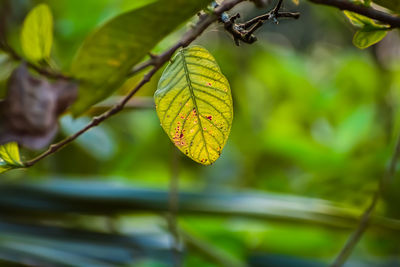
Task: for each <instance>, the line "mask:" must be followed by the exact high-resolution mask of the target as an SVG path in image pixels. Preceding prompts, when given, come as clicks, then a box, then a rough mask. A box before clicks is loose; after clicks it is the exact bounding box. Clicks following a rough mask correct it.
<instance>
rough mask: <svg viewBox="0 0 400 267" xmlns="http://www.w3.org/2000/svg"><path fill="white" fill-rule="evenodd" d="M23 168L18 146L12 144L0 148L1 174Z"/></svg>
mask: <svg viewBox="0 0 400 267" xmlns="http://www.w3.org/2000/svg"><path fill="white" fill-rule="evenodd" d="M21 167H23V164H22V162H21V159H20V156H19V149H18V144H17V143H15V142H11V143H7V144H5V145H2V146H0V173H3V172H6V171H8V170H11V169H16V168H21Z"/></svg>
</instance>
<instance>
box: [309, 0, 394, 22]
mask: <svg viewBox="0 0 400 267" xmlns="http://www.w3.org/2000/svg"><path fill="white" fill-rule="evenodd" d="M308 1H310V2H312V3H314V4H320V5H325V6H333V7H336V8H339V9H340V10H347V11H352V12H354V13H357V14H360V15H364V16H366V17H368V18H371V19H374V20H377V21H379V22H382V23H385V24H389V25H390V26H391V27H392V28H400V17H398V16H394V15H391V14H388V13H385V12H382V11H380V10H376V9H374V8H371V7H366V6H363V5H357V4H354V3H352V2H350V1H348V0H308Z"/></svg>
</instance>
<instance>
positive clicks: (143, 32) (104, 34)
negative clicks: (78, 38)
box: [72, 0, 209, 115]
mask: <svg viewBox="0 0 400 267" xmlns="http://www.w3.org/2000/svg"><path fill="white" fill-rule="evenodd" d="M208 2H209V1H207V0H200V1H199V0H174V1H170V0H159V1H157V2H155V3H152V4H149V5H146V6H144V7H141V8H139V9H135V10H133V11H130V12H127V13H124V14H122V15H119V16H118V17H116V18H114V19H112V20H111V21H109V22H108V23H106V24H105V25H104V26H103V27H101V28H100V29H99V30H97V31H96V32H95V33H94V34H92V35H91V36H89V37H88V38H87V39H86V41H85V42H84V44H83V46H82V47H81V49H80V50H79V52H78V54H77V56H76V58H75V60H74V62H73V63H72V72H73V74H74V75H75V76H76V77H77V78H78V79H80V80H81V81H82V84H81V88H80V97H79V99H78V101H77V102H76V103H75V105H74V106H73V113H74V114H75V115H79V114H81V113H82V112H83V111H85V110H86V109H87V108H88V107H90V106H91V105H93V104H95V103H97V102H99V101H100V100H103V99H104V98H106V97H107V96H109V95H110V94H111V93H112V92H113V91H115V90H116V89H118V87H119V86H120V85H121V84H122V83H123V81H124V80H125V78H126V76H127V74H128V73H129V71H130V69H131V68H132V67H133V66H134V65H135V64H137V63H139V61H140V60H141V59H142V58H143V57H145V56H146V53H148V52H149V51H150V50H151V49H152V48H153V47H154V46H155V45H156V44H157V43H158V42H160V41H161V40H162V39H163V38H164V37H165V36H166V35H168V34H169V33H171V32H172V31H173V30H174V29H175V28H176V27H177V26H179V25H180V24H181V23H183V22H184V21H186V20H187V19H189V18H190V17H191V16H193V15H194V14H196V12H198V11H199V10H200V9H201V8H203V7H204V6H205V5H206V4H207V3H208Z"/></svg>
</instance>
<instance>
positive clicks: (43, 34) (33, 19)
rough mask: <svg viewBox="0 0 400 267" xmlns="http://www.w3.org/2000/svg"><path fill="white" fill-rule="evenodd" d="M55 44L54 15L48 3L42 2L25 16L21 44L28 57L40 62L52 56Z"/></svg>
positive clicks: (30, 59)
mask: <svg viewBox="0 0 400 267" xmlns="http://www.w3.org/2000/svg"><path fill="white" fill-rule="evenodd" d="M52 45H53V16H52V14H51V11H50V8H49V7H48V6H47V5H46V4H40V5H38V6H36V7H35V8H34V9H32V10H31V12H29V14H28V15H27V17H26V18H25V21H24V25H23V28H22V33H21V46H22V50H23V51H24V54H25V56H26V58H27V59H28V60H29V61H31V62H40V61H43V60H47V59H49V58H50V54H51V47H52Z"/></svg>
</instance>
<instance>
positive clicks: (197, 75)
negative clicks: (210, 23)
mask: <svg viewBox="0 0 400 267" xmlns="http://www.w3.org/2000/svg"><path fill="white" fill-rule="evenodd" d="M154 98H155V102H156V107H157V114H158V117H159V119H160V121H161V125H162V127H163V128H164V130H165V132H166V133H167V134H168V136H169V138H170V139H171V140H172V142H173V143H174V144H175V145H176V146H177V147H178V148H179V149H180V150H181V151H182V152H183V153H185V154H186V155H187V156H188V157H190V158H192V159H193V160H195V161H197V162H199V163H201V164H204V165H209V164H212V163H213V162H215V161H216V160H217V159H218V158H219V156H220V154H221V151H222V149H223V147H224V146H225V143H226V141H227V140H228V136H229V133H230V130H231V126H232V120H233V105H232V95H231V90H230V87H229V83H228V80H227V79H226V78H225V76H224V75H223V74H222V73H221V70H220V68H219V66H218V64H217V62H216V61H215V59H214V58H213V56H212V55H211V54H210V53H209V52H208V51H207V50H205V49H204V48H202V47H199V46H193V47H190V48H186V49H182V50H180V51H179V52H178V54H177V55H176V56H175V58H174V59H173V60H172V62H171V63H170V64H169V65H168V67H167V68H166V69H165V71H164V73H163V75H162V77H161V79H160V82H159V84H158V89H157V91H156V93H155V95H154Z"/></svg>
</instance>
